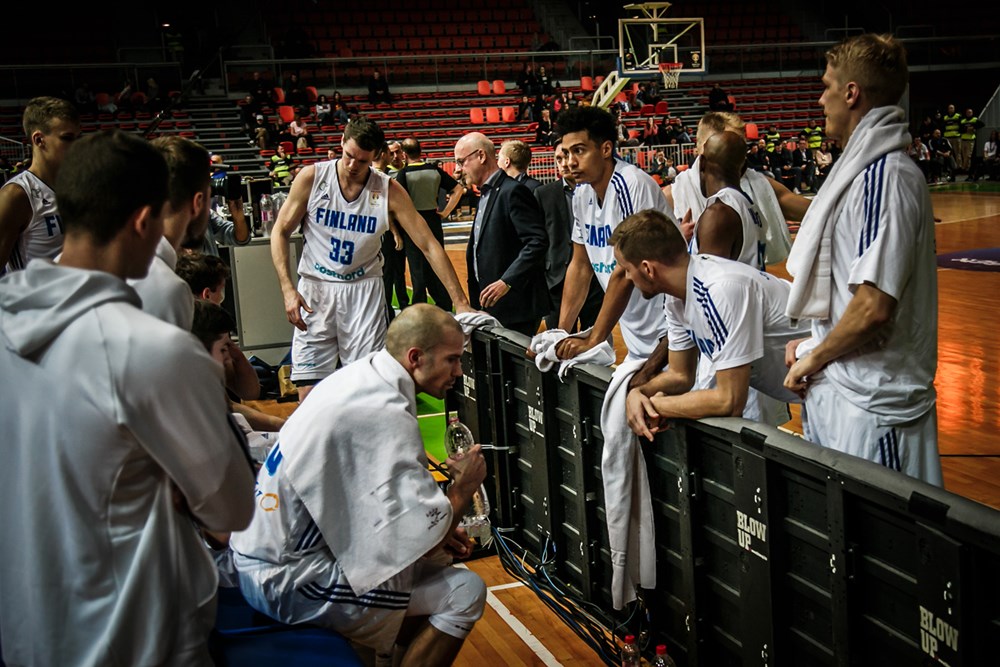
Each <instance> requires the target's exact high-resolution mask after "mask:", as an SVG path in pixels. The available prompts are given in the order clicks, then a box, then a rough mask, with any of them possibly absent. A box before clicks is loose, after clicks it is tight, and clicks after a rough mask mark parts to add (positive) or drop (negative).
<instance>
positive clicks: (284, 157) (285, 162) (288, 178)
mask: <svg viewBox="0 0 1000 667" xmlns="http://www.w3.org/2000/svg"><path fill="white" fill-rule="evenodd" d="M270 166H271V180H272V181H274V184H275V185H289V184H290V183H291V182H292V156H291V155H289V154H288V153H286V152H285V147H284V146H282V145H281V144H278V150H277V153H275V154H274V155H272V156H271V164H270Z"/></svg>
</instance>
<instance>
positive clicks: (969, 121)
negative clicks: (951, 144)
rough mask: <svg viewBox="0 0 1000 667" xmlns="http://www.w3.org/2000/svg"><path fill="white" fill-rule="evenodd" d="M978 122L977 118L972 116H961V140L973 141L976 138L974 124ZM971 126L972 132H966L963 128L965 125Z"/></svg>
mask: <svg viewBox="0 0 1000 667" xmlns="http://www.w3.org/2000/svg"><path fill="white" fill-rule="evenodd" d="M978 124H979V118H977V117H976V116H973V117H972V118H962V141H975V140H976V125H978ZM969 125H971V126H972V132H968V131H967V130H966V129H965V128H966V127H967V126H969Z"/></svg>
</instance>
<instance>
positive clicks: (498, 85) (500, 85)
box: [493, 79, 507, 95]
mask: <svg viewBox="0 0 1000 667" xmlns="http://www.w3.org/2000/svg"><path fill="white" fill-rule="evenodd" d="M506 92H507V85H506V84H505V83H504V82H503V79H496V80H494V81H493V94H494V95H503V94H504V93H506Z"/></svg>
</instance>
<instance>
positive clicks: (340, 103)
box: [330, 90, 354, 125]
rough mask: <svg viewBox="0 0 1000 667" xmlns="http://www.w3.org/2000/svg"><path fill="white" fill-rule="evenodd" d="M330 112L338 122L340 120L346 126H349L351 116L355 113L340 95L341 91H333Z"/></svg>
mask: <svg viewBox="0 0 1000 667" xmlns="http://www.w3.org/2000/svg"><path fill="white" fill-rule="evenodd" d="M330 111H331V113H332V114H333V117H334V118H335V119H336V120H339V121H340V122H341V123H343V124H344V125H347V123H348V122H350V120H351V114H352V113H354V111H353V110H352V109H351V108H350V107H349V106H347V102H346V101H345V100H344V97H343V96H342V95H341V94H340V91H339V90H335V91H333V98H332V99H331V100H330Z"/></svg>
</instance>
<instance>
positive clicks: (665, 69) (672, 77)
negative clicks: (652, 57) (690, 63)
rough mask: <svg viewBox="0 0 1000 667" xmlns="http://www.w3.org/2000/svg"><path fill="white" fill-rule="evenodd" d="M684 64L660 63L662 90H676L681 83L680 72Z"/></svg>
mask: <svg viewBox="0 0 1000 667" xmlns="http://www.w3.org/2000/svg"><path fill="white" fill-rule="evenodd" d="M683 68H684V63H660V74H661V75H662V76H663V88H664V89H666V90H669V89H672V88H677V86H679V85H680V81H681V70H682V69H683Z"/></svg>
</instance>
